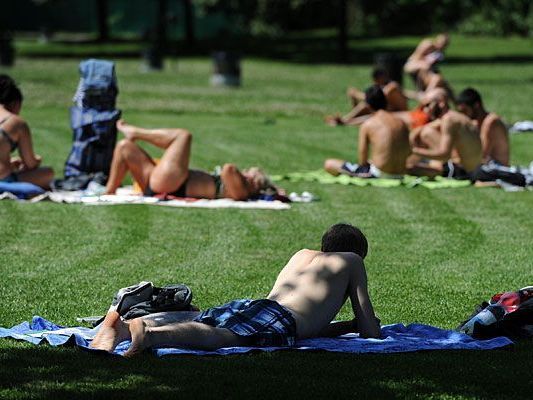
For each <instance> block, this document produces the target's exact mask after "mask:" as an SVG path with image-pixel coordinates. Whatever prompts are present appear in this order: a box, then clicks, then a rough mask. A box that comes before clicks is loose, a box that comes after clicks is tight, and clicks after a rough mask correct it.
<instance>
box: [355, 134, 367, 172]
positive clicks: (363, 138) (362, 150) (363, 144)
mask: <svg viewBox="0 0 533 400" xmlns="http://www.w3.org/2000/svg"><path fill="white" fill-rule="evenodd" d="M357 148H358V152H359V154H358V161H357V162H358V164H359V165H367V164H368V126H367V125H365V124H363V126H361V129H359V145H358V146H357Z"/></svg>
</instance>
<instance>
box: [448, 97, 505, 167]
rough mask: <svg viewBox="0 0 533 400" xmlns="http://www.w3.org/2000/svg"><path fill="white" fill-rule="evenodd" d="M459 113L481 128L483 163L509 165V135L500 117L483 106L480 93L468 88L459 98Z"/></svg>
mask: <svg viewBox="0 0 533 400" xmlns="http://www.w3.org/2000/svg"><path fill="white" fill-rule="evenodd" d="M456 103H457V111H459V112H461V113H463V114H465V115H466V116H468V117H469V118H470V119H472V120H474V121H476V123H477V126H478V127H479V133H480V138H481V146H482V151H483V162H484V163H488V162H490V161H494V162H497V163H498V164H500V165H504V166H508V165H509V153H510V149H509V147H510V146H509V133H508V131H507V127H506V126H505V124H504V123H503V121H502V119H501V118H500V116H498V115H497V114H495V113H492V112H488V111H487V110H485V107H484V106H483V100H482V99H481V95H480V94H479V92H478V91H477V90H475V89H473V88H466V89H465V90H463V91H462V92H461V93H459V95H458V96H457V101H456Z"/></svg>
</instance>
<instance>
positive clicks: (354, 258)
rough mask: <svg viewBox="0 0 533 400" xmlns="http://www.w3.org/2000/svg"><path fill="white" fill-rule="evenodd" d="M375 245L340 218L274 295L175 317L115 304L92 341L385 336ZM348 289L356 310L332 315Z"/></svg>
mask: <svg viewBox="0 0 533 400" xmlns="http://www.w3.org/2000/svg"><path fill="white" fill-rule="evenodd" d="M367 252H368V242H367V239H366V237H365V236H364V235H363V233H362V232H361V231H360V230H359V229H358V228H356V227H354V226H352V225H349V224H336V225H333V226H332V227H330V228H329V229H328V230H327V231H326V233H325V234H324V235H323V237H322V247H321V251H315V250H308V249H303V250H300V251H298V252H296V253H295V254H294V255H293V256H292V257H291V259H290V260H289V261H288V263H287V264H286V265H285V267H283V269H282V270H281V272H280V273H279V275H278V277H277V279H276V282H275V283H274V286H273V288H272V290H271V291H270V293H269V294H268V296H267V297H266V298H264V299H260V300H249V299H242V300H234V301H231V302H229V303H227V304H224V305H222V306H219V307H213V308H210V309H207V310H205V311H203V312H201V313H199V314H195V315H194V316H192V317H191V318H190V320H189V321H181V322H177V323H170V324H166V323H164V324H158V323H156V322H155V321H154V320H150V319H148V318H137V319H133V320H131V322H124V321H122V320H121V319H120V316H119V315H118V313H117V312H115V311H113V312H109V313H108V314H107V315H106V318H105V320H104V322H103V323H102V325H101V327H100V329H99V331H98V333H97V335H96V336H95V338H94V340H93V341H92V343H91V347H92V348H94V349H100V350H106V351H109V352H111V351H113V350H114V349H115V347H116V346H117V345H118V344H119V343H120V342H122V341H124V340H129V339H131V341H132V343H131V346H130V347H129V349H128V350H127V352H126V354H125V355H126V356H133V355H136V354H138V353H140V352H141V351H143V350H144V349H146V348H150V347H189V348H195V349H204V350H214V349H218V348H222V347H234V346H292V345H294V344H295V341H296V340H297V339H305V338H312V337H335V336H338V335H342V334H345V333H348V332H359V334H360V336H361V337H364V338H379V337H380V335H381V329H380V325H379V320H378V319H377V318H376V316H375V314H374V309H373V307H372V303H371V301H370V296H369V294H368V288H367V275H366V270H365V266H364V263H363V259H364V257H365V256H366V254H367ZM348 297H349V298H350V302H351V305H352V310H353V312H354V315H355V318H354V319H353V320H351V321H344V322H338V323H332V320H333V319H334V318H335V316H336V315H337V313H338V312H339V310H340V309H341V307H342V306H343V304H344V303H345V301H346V300H347V298H348Z"/></svg>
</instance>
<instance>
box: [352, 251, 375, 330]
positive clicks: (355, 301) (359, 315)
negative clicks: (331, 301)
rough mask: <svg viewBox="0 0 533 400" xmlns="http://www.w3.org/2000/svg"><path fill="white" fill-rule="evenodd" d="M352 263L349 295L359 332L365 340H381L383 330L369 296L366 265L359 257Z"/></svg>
mask: <svg viewBox="0 0 533 400" xmlns="http://www.w3.org/2000/svg"><path fill="white" fill-rule="evenodd" d="M350 262H352V263H353V264H352V268H351V276H350V284H349V286H348V293H349V296H350V302H351V303H352V309H353V312H354V315H355V318H356V321H357V331H358V332H359V334H360V336H361V337H363V338H379V337H380V336H381V328H380V326H379V322H378V319H376V315H375V314H374V308H373V307H372V302H371V301H370V296H369V294H368V286H367V277H366V270H365V265H364V263H363V260H362V259H361V258H360V257H359V256H356V257H355V258H354V260H353V261H350Z"/></svg>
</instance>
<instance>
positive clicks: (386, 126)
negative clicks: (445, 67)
mask: <svg viewBox="0 0 533 400" xmlns="http://www.w3.org/2000/svg"><path fill="white" fill-rule="evenodd" d="M380 91H381V89H379V88H377V87H373V88H372V91H367V93H368V94H369V96H368V97H369V100H368V101H369V102H370V104H372V105H373V107H375V108H376V109H377V110H378V111H377V112H376V113H375V114H374V115H372V116H371V117H370V118H369V119H368V120H367V121H365V122H364V123H363V125H361V128H360V129H359V145H358V160H357V163H351V162H349V161H345V160H340V159H327V160H326V161H325V162H324V169H325V170H326V171H327V172H329V173H330V174H332V175H335V176H336V175H339V174H348V175H351V176H358V177H363V178H370V177H375V178H378V177H399V176H400V175H402V174H405V173H406V172H407V169H406V160H407V157H408V156H409V155H410V154H411V148H410V146H409V129H408V125H407V124H406V123H405V121H404V120H403V119H402V118H400V117H399V114H400V113H394V112H388V111H385V110H384V108H385V106H386V102H385V99H384V97H383V95H382V92H381V95H380ZM401 114H406V113H401ZM370 151H371V152H372V157H371V158H370Z"/></svg>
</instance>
